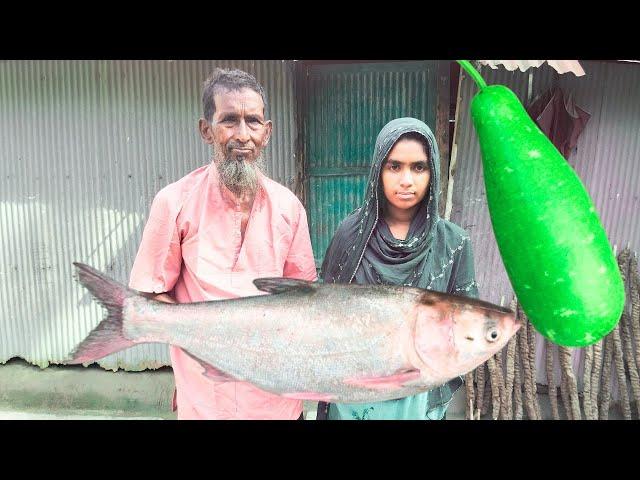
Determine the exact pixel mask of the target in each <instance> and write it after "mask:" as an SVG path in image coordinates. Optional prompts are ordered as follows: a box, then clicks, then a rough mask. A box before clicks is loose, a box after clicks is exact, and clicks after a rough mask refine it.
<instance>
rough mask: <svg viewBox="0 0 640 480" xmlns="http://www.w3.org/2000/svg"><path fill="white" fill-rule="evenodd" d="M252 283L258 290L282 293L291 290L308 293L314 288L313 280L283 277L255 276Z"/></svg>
mask: <svg viewBox="0 0 640 480" xmlns="http://www.w3.org/2000/svg"><path fill="white" fill-rule="evenodd" d="M253 284H254V285H255V286H256V288H257V289H258V290H262V291H263V292H268V293H284V292H289V291H291V290H298V291H302V292H306V293H309V292H312V291H313V290H314V289H315V288H316V287H315V284H314V282H308V281H306V280H299V279H297V278H285V277H268V278H256V279H255V280H254V281H253Z"/></svg>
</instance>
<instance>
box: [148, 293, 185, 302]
mask: <svg viewBox="0 0 640 480" xmlns="http://www.w3.org/2000/svg"><path fill="white" fill-rule="evenodd" d="M140 294H141V295H142V296H143V297H146V298H149V299H151V300H156V301H158V302H164V303H177V302H176V301H175V300H174V299H173V298H171V297H170V296H169V294H168V293H146V292H140Z"/></svg>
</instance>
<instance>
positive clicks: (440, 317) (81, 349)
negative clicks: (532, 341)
mask: <svg viewBox="0 0 640 480" xmlns="http://www.w3.org/2000/svg"><path fill="white" fill-rule="evenodd" d="M74 265H75V266H76V268H77V273H78V279H79V280H80V282H81V283H82V284H83V285H84V286H85V287H86V288H88V289H89V290H90V291H91V293H92V294H93V295H94V296H95V297H96V298H97V299H98V300H99V301H100V302H101V303H102V304H103V305H104V306H105V307H106V308H107V311H108V315H107V317H106V318H105V319H104V320H103V321H102V322H101V323H100V324H99V325H98V326H97V327H96V328H95V329H94V330H93V331H92V332H91V333H90V334H89V335H88V336H87V338H86V339H85V340H84V341H82V342H81V343H80V344H79V345H78V346H77V347H76V349H75V350H74V351H73V352H72V354H71V359H70V360H69V361H68V362H66V363H85V362H92V361H95V360H97V359H99V358H102V357H104V356H106V355H109V354H111V353H114V352H117V351H119V350H122V349H124V348H128V347H131V346H133V345H136V344H140V343H148V342H155V343H166V344H171V345H175V346H178V347H180V348H182V349H184V350H185V351H187V352H188V353H189V354H190V355H191V356H192V357H194V358H195V359H196V360H197V361H199V362H200V364H201V365H202V367H203V374H204V375H207V376H209V377H212V378H215V379H217V380H223V381H224V380H239V381H246V382H250V383H252V384H254V385H256V386H258V387H259V388H261V389H263V390H266V391H269V392H273V393H276V394H279V395H282V396H283V397H288V398H295V399H303V400H322V401H326V402H346V403H358V402H374V401H381V400H389V399H394V398H402V397H406V396H410V395H415V394H417V393H420V392H424V391H427V390H430V389H432V388H434V387H436V386H439V385H442V384H444V383H446V382H448V381H449V380H452V379H454V378H456V377H458V376H461V375H464V374H465V373H467V372H469V371H471V370H473V369H474V368H476V367H477V366H478V365H480V364H482V363H483V362H485V361H486V360H487V359H489V358H490V357H491V356H493V355H494V354H495V353H496V352H498V351H499V350H500V349H502V348H503V347H504V346H505V344H506V343H507V342H508V340H509V339H510V338H511V337H512V336H513V335H514V334H515V333H516V331H517V330H518V328H520V323H519V321H518V320H517V319H516V317H515V315H514V314H513V312H512V311H511V310H508V309H506V308H502V307H499V306H497V305H493V304H490V303H486V302H482V301H479V300H473V299H469V298H465V297H458V296H453V295H446V294H443V293H437V292H432V291H429V290H422V289H417V288H408V287H396V286H372V285H369V286H361V285H337V284H318V283H311V282H306V281H303V280H294V279H286V278H262V279H257V280H255V281H254V284H255V285H256V287H257V288H259V289H260V290H262V291H265V292H269V293H272V294H273V295H257V296H252V297H243V298H237V299H233V300H219V301H210V302H200V303H186V304H168V303H162V302H157V301H154V300H150V299H148V298H146V297H143V296H141V295H139V294H138V293H137V292H135V291H133V290H130V289H128V288H127V287H125V286H123V285H121V284H119V283H117V282H115V281H113V280H111V279H109V278H107V277H105V276H104V275H103V274H102V273H100V272H99V271H97V270H95V269H93V268H91V267H89V266H87V265H83V264H79V263H74Z"/></svg>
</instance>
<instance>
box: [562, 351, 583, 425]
mask: <svg viewBox="0 0 640 480" xmlns="http://www.w3.org/2000/svg"><path fill="white" fill-rule="evenodd" d="M559 352H560V365H561V366H562V371H563V372H564V376H565V382H566V386H567V391H568V392H567V393H568V396H569V399H568V400H569V405H567V406H566V408H567V409H568V411H570V412H571V420H580V418H581V414H580V399H579V397H578V385H577V382H576V376H575V374H574V373H573V367H572V365H571V362H572V360H571V349H570V348H569V347H559Z"/></svg>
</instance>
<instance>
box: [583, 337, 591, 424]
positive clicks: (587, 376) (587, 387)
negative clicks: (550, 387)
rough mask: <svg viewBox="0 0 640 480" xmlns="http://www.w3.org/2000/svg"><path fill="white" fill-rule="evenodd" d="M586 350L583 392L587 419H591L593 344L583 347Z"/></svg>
mask: <svg viewBox="0 0 640 480" xmlns="http://www.w3.org/2000/svg"><path fill="white" fill-rule="evenodd" d="M583 352H584V372H583V376H582V384H583V392H582V406H583V410H584V416H585V419H587V420H591V419H592V417H591V411H592V409H591V370H592V368H593V346H592V345H589V346H587V347H585V348H584V349H583Z"/></svg>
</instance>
